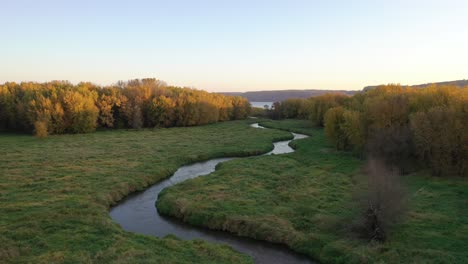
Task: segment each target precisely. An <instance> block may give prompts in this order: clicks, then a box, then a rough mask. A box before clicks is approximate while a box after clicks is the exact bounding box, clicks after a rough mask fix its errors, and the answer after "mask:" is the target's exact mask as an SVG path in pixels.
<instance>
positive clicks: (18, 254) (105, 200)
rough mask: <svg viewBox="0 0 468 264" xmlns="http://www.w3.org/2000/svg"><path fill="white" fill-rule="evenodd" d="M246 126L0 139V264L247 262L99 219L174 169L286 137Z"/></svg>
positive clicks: (220, 249)
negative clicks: (110, 208)
mask: <svg viewBox="0 0 468 264" xmlns="http://www.w3.org/2000/svg"><path fill="white" fill-rule="evenodd" d="M248 122H250V121H234V122H223V123H218V124H212V125H207V126H200V127H190V128H170V129H155V130H152V129H146V130H139V131H136V130H115V131H102V132H96V133H93V134H76V135H60V136H51V137H49V138H46V139H37V138H34V137H31V136H28V135H12V134H0V145H1V146H2V148H1V149H0V155H1V157H2V159H1V160H0V175H1V177H0V186H1V188H0V201H1V203H0V234H1V236H0V245H1V246H0V259H2V261H5V262H7V263H8V262H34V263H51V262H55V263H63V262H79V263H87V262H88V263H89V262H94V263H98V262H99V263H109V262H113V263H115V262H122V263H132V262H133V263H138V262H146V263H147V262H153V263H161V262H165V263H167V262H173V263H193V262H198V263H251V261H252V260H251V259H250V258H249V257H248V256H245V255H242V254H239V253H238V252H235V251H233V250H232V249H231V248H229V247H227V246H223V245H215V244H210V243H206V242H203V241H200V240H195V241H181V240H178V239H176V238H175V237H173V236H170V237H167V238H164V239H159V238H155V237H150V236H142V235H137V234H132V233H129V232H125V231H123V230H122V229H121V228H120V226H119V225H118V224H116V223H114V222H113V221H112V220H111V218H110V217H109V215H108V209H109V206H110V205H111V204H114V203H115V202H117V201H118V200H120V199H121V198H122V197H124V196H126V195H128V194H129V193H131V192H134V191H137V190H143V189H144V188H145V187H146V186H148V185H150V184H153V183H155V182H158V181H161V180H162V179H164V178H166V177H168V176H169V175H171V174H172V173H173V172H174V171H175V170H176V169H177V168H178V167H180V166H182V165H184V164H189V163H193V162H195V161H199V160H207V159H210V158H215V157H222V156H242V155H243V156H246V155H251V154H255V153H264V152H267V151H269V150H271V149H272V145H271V142H273V141H278V140H281V139H287V138H290V137H291V135H290V134H289V133H287V132H282V131H277V130H265V129H263V130H260V129H254V128H250V127H249V126H248V125H247V123H248Z"/></svg>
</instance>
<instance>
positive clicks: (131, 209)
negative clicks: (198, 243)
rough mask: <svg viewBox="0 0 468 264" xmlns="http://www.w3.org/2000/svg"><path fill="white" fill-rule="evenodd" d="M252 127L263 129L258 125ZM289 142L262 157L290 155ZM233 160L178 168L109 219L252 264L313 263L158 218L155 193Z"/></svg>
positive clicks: (277, 247)
mask: <svg viewBox="0 0 468 264" xmlns="http://www.w3.org/2000/svg"><path fill="white" fill-rule="evenodd" d="M251 126H252V127H255V128H261V129H265V128H264V127H262V126H259V125H258V123H255V124H252V125H251ZM292 134H293V135H294V139H293V140H295V139H301V138H306V137H307V136H306V135H302V134H296V133H292ZM289 142H291V140H287V141H279V142H275V143H274V149H273V150H272V151H270V152H268V153H266V154H264V155H271V154H283V153H289V152H293V151H294V149H292V148H291V147H289V145H288V144H289ZM232 159H235V158H218V159H211V160H208V161H204V162H197V163H193V164H191V165H187V166H182V167H180V168H179V169H178V170H177V171H176V172H175V173H174V174H173V175H172V176H171V177H169V178H167V179H166V180H163V181H161V182H159V183H156V184H154V185H152V186H151V187H149V188H148V189H146V190H145V191H142V192H139V193H135V194H132V195H129V196H128V197H127V198H125V199H123V200H122V201H120V202H119V203H118V204H117V205H115V206H114V207H112V208H111V210H110V213H109V214H110V216H111V218H112V219H113V220H114V221H115V222H117V223H119V224H120V226H121V227H122V228H123V229H124V230H126V231H130V232H135V233H139V234H145V235H153V236H157V237H164V236H166V235H169V234H173V235H175V236H177V237H179V238H181V239H203V240H206V241H209V242H213V243H224V244H227V245H229V246H231V247H232V248H234V249H236V250H237V251H239V252H242V253H245V254H247V255H250V256H251V257H252V258H253V259H254V261H255V263H278V264H279V263H313V262H312V261H311V260H310V259H308V258H307V257H305V256H303V255H300V254H297V253H295V252H293V251H292V250H290V249H288V248H286V247H285V246H282V245H277V244H272V243H268V242H264V241H258V240H254V239H250V238H244V237H239V236H236V235H233V234H231V233H228V232H224V231H215V230H209V229H206V228H201V227H195V226H191V225H189V224H186V223H183V222H182V221H180V220H178V219H175V218H170V217H166V216H163V215H160V214H159V213H158V211H157V209H156V206H155V203H156V199H157V197H158V195H159V193H160V192H161V191H162V190H163V189H164V188H166V187H169V186H172V185H174V184H177V183H179V182H182V181H185V180H187V179H191V178H195V177H198V176H202V175H207V174H210V173H212V172H214V171H215V168H216V165H217V164H219V163H221V162H225V161H228V160H232Z"/></svg>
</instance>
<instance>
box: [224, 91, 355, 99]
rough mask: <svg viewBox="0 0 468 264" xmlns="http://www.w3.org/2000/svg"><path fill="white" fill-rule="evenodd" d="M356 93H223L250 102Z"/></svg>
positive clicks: (351, 92) (351, 93) (353, 92)
mask: <svg viewBox="0 0 468 264" xmlns="http://www.w3.org/2000/svg"><path fill="white" fill-rule="evenodd" d="M357 92H358V91H346V90H276V91H252V92H244V93H241V92H225V93H221V94H224V95H234V96H242V97H244V98H247V99H248V100H249V101H251V102H278V101H284V100H286V99H288V98H309V97H312V96H318V95H321V94H325V93H344V94H349V95H353V94H355V93H357Z"/></svg>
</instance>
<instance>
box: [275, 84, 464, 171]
mask: <svg viewBox="0 0 468 264" xmlns="http://www.w3.org/2000/svg"><path fill="white" fill-rule="evenodd" d="M269 114H270V116H271V117H272V118H303V119H310V120H311V122H313V123H314V124H316V125H318V126H323V127H324V128H325V132H326V134H327V137H328V138H329V140H330V141H331V142H332V143H333V144H334V146H335V147H336V148H337V149H339V150H349V151H353V152H355V153H356V154H357V155H359V156H361V157H365V156H373V157H378V158H381V159H383V160H384V161H385V162H386V163H387V164H388V165H391V166H398V167H399V168H401V169H402V170H403V171H405V170H411V169H414V164H415V161H417V160H419V161H420V162H419V163H418V164H421V165H423V166H428V167H429V168H430V169H431V171H432V172H433V174H434V175H461V176H467V174H468V157H467V156H468V86H466V87H461V88H460V87H457V86H454V85H432V86H429V87H426V88H410V87H402V86H400V85H393V84H392V85H384V86H379V87H376V88H375V89H369V90H366V91H363V92H360V93H357V94H355V95H353V96H348V95H344V94H338V93H335V94H326V95H322V96H317V97H312V98H308V99H288V100H285V101H283V102H276V103H274V105H273V109H272V110H270V112H269ZM416 163H417V162H416Z"/></svg>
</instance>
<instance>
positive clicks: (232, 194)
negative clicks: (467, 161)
mask: <svg viewBox="0 0 468 264" xmlns="http://www.w3.org/2000/svg"><path fill="white" fill-rule="evenodd" d="M261 124H262V125H264V126H267V127H275V128H281V129H286V130H290V131H296V132H299V133H304V134H309V135H311V137H310V138H307V139H302V140H298V141H295V142H293V145H294V147H295V148H296V149H297V151H296V152H294V153H290V154H283V155H277V156H274V155H273V156H260V157H250V158H245V159H237V160H232V161H229V162H226V163H223V164H221V165H220V166H219V168H218V170H217V171H216V172H215V173H213V174H210V175H207V176H202V177H199V178H196V179H192V180H188V181H185V182H183V183H181V184H178V185H176V186H173V187H170V188H168V189H166V190H165V191H163V192H162V193H161V195H160V199H159V200H158V205H157V206H158V209H159V210H160V211H161V212H162V213H164V214H168V215H172V216H175V217H178V218H181V219H183V220H184V221H186V222H189V223H191V224H194V225H201V226H207V227H210V228H213V229H223V230H228V231H230V232H233V233H237V234H239V235H243V236H249V237H253V238H256V239H262V240H268V241H273V242H278V243H284V244H286V245H288V246H289V247H290V248H292V249H294V250H296V251H298V252H302V253H305V254H307V255H309V256H311V258H313V259H317V260H319V261H321V262H323V263H468V181H467V180H466V179H465V180H463V179H444V178H434V177H431V176H428V175H427V173H425V172H420V173H418V174H412V175H407V176H405V177H404V179H403V182H404V185H406V187H407V189H408V193H409V194H408V196H409V205H408V207H409V209H408V212H407V214H406V217H405V218H404V220H403V221H402V223H401V224H399V225H397V226H396V227H395V228H394V229H393V232H392V233H390V235H389V238H388V240H387V241H386V242H385V243H383V244H379V243H368V242H367V241H364V240H362V239H359V238H358V236H357V235H356V234H353V232H351V230H350V226H351V224H352V223H353V221H355V219H356V217H357V215H358V213H359V212H358V210H357V209H356V208H357V206H356V205H355V203H354V202H353V200H354V199H353V197H352V196H353V193H355V192H356V188H357V187H356V185H357V178H358V177H357V176H358V174H360V167H361V166H362V164H363V161H361V160H359V159H356V158H355V157H353V156H352V155H351V154H349V153H346V152H337V151H335V150H334V149H333V148H331V146H330V145H329V144H328V143H327V141H326V139H325V136H324V132H323V130H322V129H316V128H313V127H311V126H310V124H309V123H308V122H307V121H297V120H285V121H268V122H263V123H261Z"/></svg>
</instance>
